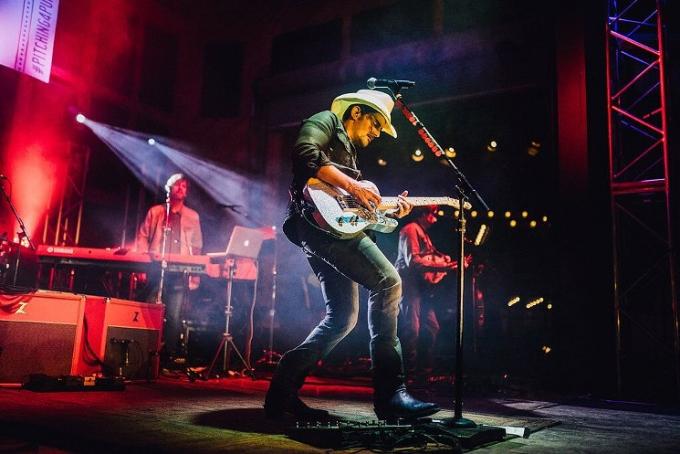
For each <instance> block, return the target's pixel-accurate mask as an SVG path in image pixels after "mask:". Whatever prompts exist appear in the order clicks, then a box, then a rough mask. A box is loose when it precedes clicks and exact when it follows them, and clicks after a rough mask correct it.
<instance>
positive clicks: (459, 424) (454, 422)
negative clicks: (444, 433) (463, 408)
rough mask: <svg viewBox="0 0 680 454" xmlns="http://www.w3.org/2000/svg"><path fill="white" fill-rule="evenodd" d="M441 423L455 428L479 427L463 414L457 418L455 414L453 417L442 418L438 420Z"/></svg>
mask: <svg viewBox="0 0 680 454" xmlns="http://www.w3.org/2000/svg"><path fill="white" fill-rule="evenodd" d="M437 422H438V423H439V424H442V425H444V426H446V427H453V428H460V429H469V428H474V427H477V424H476V423H475V422H474V421H473V420H471V419H467V418H463V417H462V416H461V417H460V418H456V417H455V416H454V417H452V418H442V419H439V420H437Z"/></svg>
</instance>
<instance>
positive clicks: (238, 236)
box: [226, 225, 264, 259]
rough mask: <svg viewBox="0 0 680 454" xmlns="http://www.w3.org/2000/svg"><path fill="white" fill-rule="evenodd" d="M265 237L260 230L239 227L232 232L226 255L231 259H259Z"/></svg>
mask: <svg viewBox="0 0 680 454" xmlns="http://www.w3.org/2000/svg"><path fill="white" fill-rule="evenodd" d="M263 240H264V235H263V234H262V232H261V231H260V230H259V229H249V228H247V227H241V226H240V225H237V226H235V227H234V230H233V231H232V232H231V237H230V238H229V244H227V251H226V255H227V256H231V257H247V258H251V259H257V256H258V255H259V254H260V248H261V247H262V241H263Z"/></svg>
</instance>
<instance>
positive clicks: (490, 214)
mask: <svg viewBox="0 0 680 454" xmlns="http://www.w3.org/2000/svg"><path fill="white" fill-rule="evenodd" d="M486 215H487V216H488V217H489V219H491V218H492V217H494V216H495V215H496V213H494V212H493V211H489V212H488V213H486Z"/></svg>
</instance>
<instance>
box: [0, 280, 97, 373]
mask: <svg viewBox="0 0 680 454" xmlns="http://www.w3.org/2000/svg"><path fill="white" fill-rule="evenodd" d="M84 311H85V297H84V296H82V295H75V294H72V293H61V292H52V291H45V290H38V291H36V292H34V293H22V294H6V293H0V382H3V383H22V382H23V381H24V380H25V379H26V378H27V377H28V376H29V375H30V374H46V375H51V376H59V375H74V374H75V371H76V369H77V368H78V364H79V361H80V352H81V347H82V333H83V314H84Z"/></svg>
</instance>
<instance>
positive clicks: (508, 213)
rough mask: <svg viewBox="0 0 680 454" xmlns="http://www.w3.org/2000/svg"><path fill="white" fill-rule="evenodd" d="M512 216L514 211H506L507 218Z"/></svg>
mask: <svg viewBox="0 0 680 454" xmlns="http://www.w3.org/2000/svg"><path fill="white" fill-rule="evenodd" d="M510 216H512V213H511V212H509V211H506V212H505V217H506V218H507V219H510Z"/></svg>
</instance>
